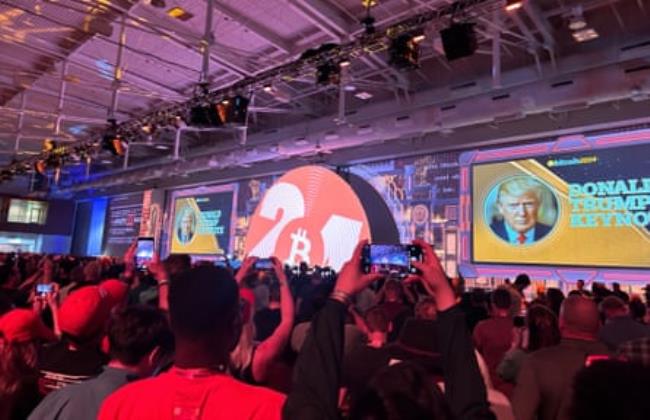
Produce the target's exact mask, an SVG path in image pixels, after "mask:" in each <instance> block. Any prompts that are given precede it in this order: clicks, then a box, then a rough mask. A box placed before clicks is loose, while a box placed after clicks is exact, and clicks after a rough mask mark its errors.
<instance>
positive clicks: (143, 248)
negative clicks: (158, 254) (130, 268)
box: [135, 237, 154, 270]
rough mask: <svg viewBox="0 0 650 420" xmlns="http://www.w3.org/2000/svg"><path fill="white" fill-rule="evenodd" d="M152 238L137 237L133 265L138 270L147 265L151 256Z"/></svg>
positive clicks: (152, 249)
mask: <svg viewBox="0 0 650 420" xmlns="http://www.w3.org/2000/svg"><path fill="white" fill-rule="evenodd" d="M153 252H154V238H149V237H146V238H144V237H143V238H138V242H137V245H136V250H135V265H136V267H137V268H138V269H139V270H142V269H144V268H146V267H147V265H148V264H149V262H151V260H152V258H153Z"/></svg>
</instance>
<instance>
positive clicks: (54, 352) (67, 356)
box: [38, 286, 111, 394]
mask: <svg viewBox="0 0 650 420" xmlns="http://www.w3.org/2000/svg"><path fill="white" fill-rule="evenodd" d="M110 309H111V308H110V303H109V301H108V299H107V293H106V292H105V291H104V290H102V289H101V288H100V287H98V286H88V287H83V288H81V289H79V290H76V291H74V292H72V293H71V294H70V296H68V298H67V299H66V300H64V301H63V304H62V305H61V308H60V309H59V311H58V312H59V313H58V320H59V328H60V330H61V333H62V339H61V341H58V342H56V343H52V344H48V345H45V346H43V347H41V349H40V351H39V360H38V368H39V370H40V374H41V391H42V392H43V393H44V394H47V393H49V392H51V391H53V390H56V389H60V388H62V387H63V386H65V385H68V384H71V383H78V382H81V381H83V380H86V379H89V378H91V377H94V376H97V375H99V374H100V373H101V372H102V367H103V366H104V364H105V363H106V357H105V355H104V354H102V352H101V351H100V350H99V345H100V341H101V338H102V336H103V334H104V331H105V325H106V321H107V320H108V316H109V313H110Z"/></svg>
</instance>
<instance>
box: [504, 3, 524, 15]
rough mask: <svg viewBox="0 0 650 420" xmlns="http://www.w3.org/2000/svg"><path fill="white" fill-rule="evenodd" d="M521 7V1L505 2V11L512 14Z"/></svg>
mask: <svg viewBox="0 0 650 420" xmlns="http://www.w3.org/2000/svg"><path fill="white" fill-rule="evenodd" d="M523 5H524V2H523V0H506V11H508V12H514V11H515V10H519V9H521V7H522V6H523Z"/></svg>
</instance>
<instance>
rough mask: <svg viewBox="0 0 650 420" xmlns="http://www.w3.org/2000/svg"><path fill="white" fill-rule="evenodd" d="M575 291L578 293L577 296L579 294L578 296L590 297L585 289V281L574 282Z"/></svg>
mask: <svg viewBox="0 0 650 420" xmlns="http://www.w3.org/2000/svg"><path fill="white" fill-rule="evenodd" d="M575 290H576V291H577V292H578V294H580V295H582V296H586V297H591V292H589V291H588V290H587V289H586V288H585V281H584V280H582V279H579V280H578V281H577V282H576V288H575Z"/></svg>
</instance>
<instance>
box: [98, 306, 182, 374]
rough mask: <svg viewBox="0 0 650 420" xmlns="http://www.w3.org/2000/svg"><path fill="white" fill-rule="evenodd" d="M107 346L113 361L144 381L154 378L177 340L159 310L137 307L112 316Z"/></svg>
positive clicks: (121, 310)
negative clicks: (152, 376) (159, 364)
mask: <svg viewBox="0 0 650 420" xmlns="http://www.w3.org/2000/svg"><path fill="white" fill-rule="evenodd" d="M108 342H109V349H110V350H109V353H110V356H111V359H112V360H116V361H118V362H119V363H121V364H122V365H124V366H126V367H129V368H131V369H133V370H134V371H135V372H137V374H138V375H139V376H143V377H144V376H149V375H151V374H152V373H153V372H154V370H155V368H156V367H157V366H158V362H159V361H160V360H161V358H162V357H163V356H165V355H167V354H169V353H170V352H171V351H172V350H173V343H174V338H173V336H172V332H171V330H170V328H169V324H168V322H167V319H166V318H165V315H164V314H163V313H162V312H160V310H159V309H157V308H153V307H150V306H144V305H136V306H129V307H126V308H122V309H120V310H118V311H117V312H115V313H114V314H113V316H112V317H111V319H110V321H109V324H108Z"/></svg>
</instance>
